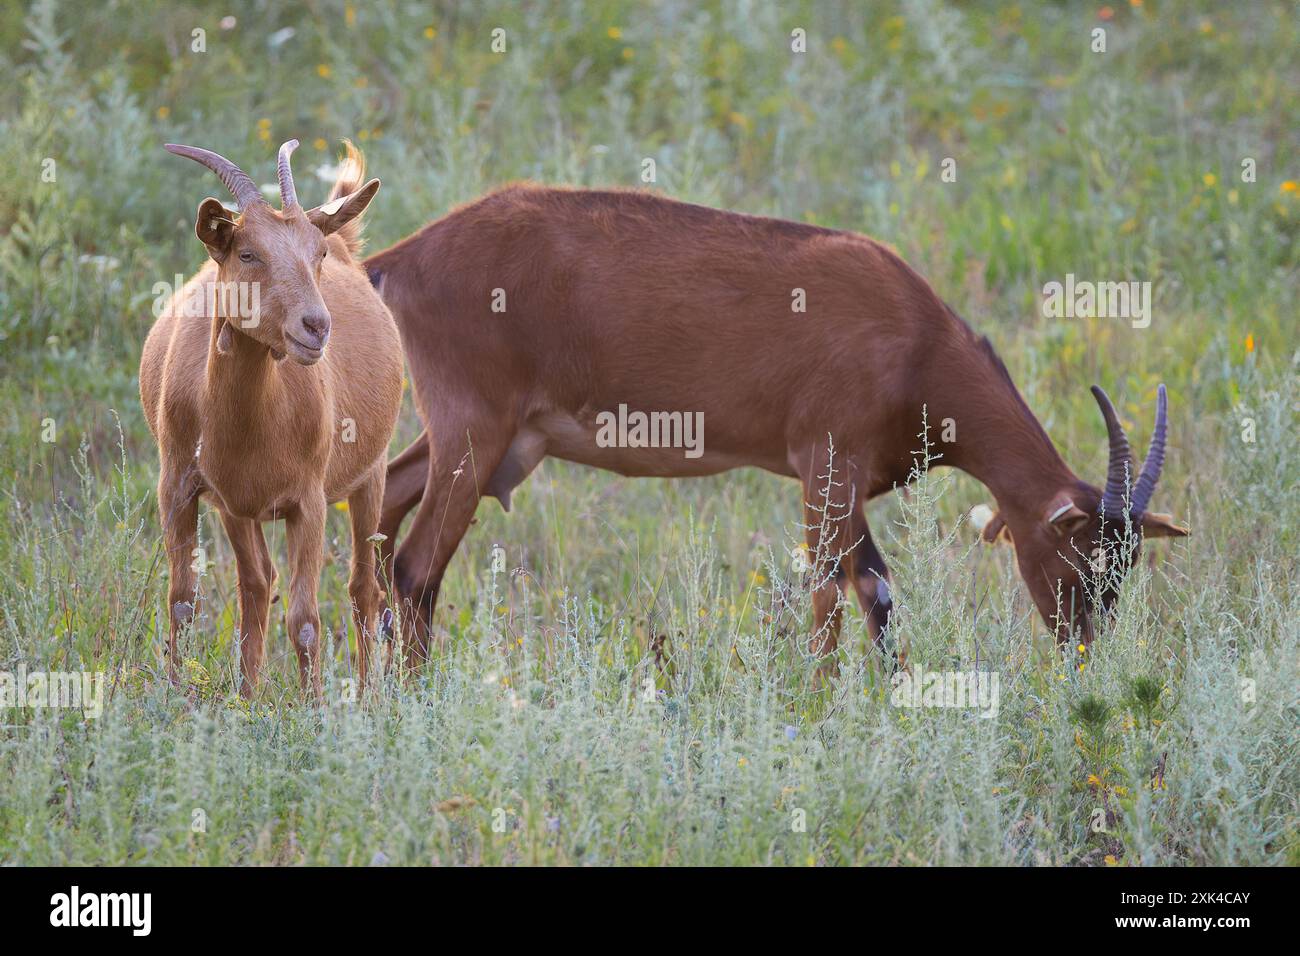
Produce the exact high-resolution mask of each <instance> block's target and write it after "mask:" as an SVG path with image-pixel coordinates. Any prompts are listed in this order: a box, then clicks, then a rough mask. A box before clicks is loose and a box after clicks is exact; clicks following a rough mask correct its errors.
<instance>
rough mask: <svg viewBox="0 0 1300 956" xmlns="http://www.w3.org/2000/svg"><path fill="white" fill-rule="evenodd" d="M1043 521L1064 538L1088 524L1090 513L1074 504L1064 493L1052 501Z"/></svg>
mask: <svg viewBox="0 0 1300 956" xmlns="http://www.w3.org/2000/svg"><path fill="white" fill-rule="evenodd" d="M1043 520H1044V521H1045V522H1046V523H1047V524H1048V525H1049V526H1050V527H1051V528H1052V529H1053V530H1054V531H1056V533H1057V534H1059V535H1061V536H1062V537H1066V536H1069V535H1072V534H1074V533H1075V532H1076V531H1078V530H1079V529H1080V528H1082V527H1083V526H1084V525H1086V524H1087V523H1088V512H1086V511H1084V510H1083V509H1082V508H1080V507H1079V506H1078V505H1076V504H1075V503H1074V499H1073V498H1071V497H1070V496H1069V495H1068V494H1066V493H1064V492H1062V493H1061V494H1059V495H1057V496H1056V497H1055V498H1053V499H1052V503H1051V504H1049V505H1048V506H1047V513H1046V514H1045V515H1043Z"/></svg>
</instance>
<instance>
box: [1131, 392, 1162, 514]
mask: <svg viewBox="0 0 1300 956" xmlns="http://www.w3.org/2000/svg"><path fill="white" fill-rule="evenodd" d="M1168 429H1169V399H1168V397H1167V396H1166V395H1165V387H1164V386H1163V385H1161V386H1160V387H1159V388H1157V389H1156V427H1155V430H1154V431H1153V432H1152V433H1151V445H1150V447H1149V448H1147V457H1146V460H1145V461H1143V462H1142V473H1141V474H1140V475H1138V480H1137V484H1135V485H1134V486H1133V514H1135V515H1140V514H1142V512H1143V511H1146V508H1147V505H1148V504H1149V503H1150V502H1151V496H1152V494H1154V493H1155V490H1156V482H1157V481H1159V480H1160V471H1161V469H1163V468H1164V466H1165V433H1166V432H1167V431H1168Z"/></svg>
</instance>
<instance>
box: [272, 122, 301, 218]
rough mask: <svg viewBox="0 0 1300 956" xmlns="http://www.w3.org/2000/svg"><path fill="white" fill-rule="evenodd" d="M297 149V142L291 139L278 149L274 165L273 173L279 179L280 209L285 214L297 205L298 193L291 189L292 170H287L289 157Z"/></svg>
mask: <svg viewBox="0 0 1300 956" xmlns="http://www.w3.org/2000/svg"><path fill="white" fill-rule="evenodd" d="M297 148H298V141H297V140H296V139H291V140H289V142H287V143H285V144H284V145H283V146H281V147H280V156H279V159H278V160H277V161H276V164H275V171H276V173H277V175H279V177H280V208H281V209H284V210H285V211H286V212H287V211H288V210H290V209H292V208H294V207H295V206H297V205H298V193H297V191H296V190H295V189H294V188H293V170H292V169H290V168H289V157H290V156H291V155H292V154H293V151H294V150H295V149H297Z"/></svg>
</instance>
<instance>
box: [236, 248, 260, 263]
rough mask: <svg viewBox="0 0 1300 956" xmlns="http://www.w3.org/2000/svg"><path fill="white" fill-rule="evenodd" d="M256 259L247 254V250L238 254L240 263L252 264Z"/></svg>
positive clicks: (249, 253)
mask: <svg viewBox="0 0 1300 956" xmlns="http://www.w3.org/2000/svg"><path fill="white" fill-rule="evenodd" d="M256 258H257V256H255V255H253V254H252V253H251V252H249V251H248V250H247V249H245V250H244V251H243V252H241V253H240V254H239V261H240V262H252V261H253V260H254V259H256Z"/></svg>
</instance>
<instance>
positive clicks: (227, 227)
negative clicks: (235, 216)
mask: <svg viewBox="0 0 1300 956" xmlns="http://www.w3.org/2000/svg"><path fill="white" fill-rule="evenodd" d="M194 235H196V236H198V237H199V241H200V242H202V243H203V245H205V246H207V249H208V255H210V256H211V257H212V258H213V259H214V260H216V261H217V262H221V261H222V260H223V259H225V258H226V256H227V255H228V254H229V252H230V243H231V241H232V240H233V239H234V237H235V223H234V221H233V220H232V219H231V218H230V212H229V210H227V209H226V207H225V206H223V205H221V203H219V202H217V200H215V199H205V200H203V202H201V203H199V212H198V215H197V216H196V217H195V219H194Z"/></svg>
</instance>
